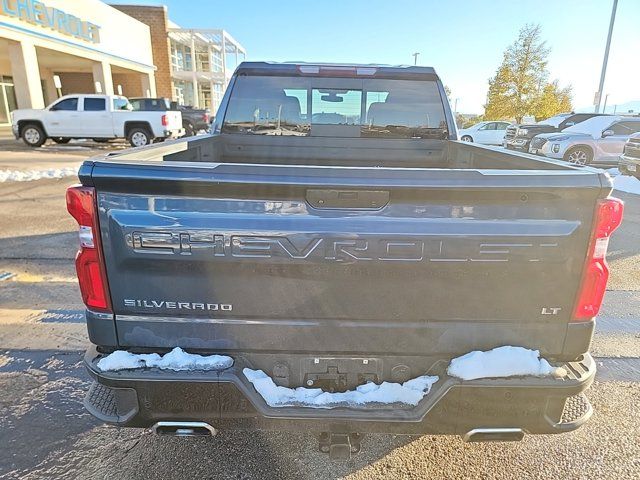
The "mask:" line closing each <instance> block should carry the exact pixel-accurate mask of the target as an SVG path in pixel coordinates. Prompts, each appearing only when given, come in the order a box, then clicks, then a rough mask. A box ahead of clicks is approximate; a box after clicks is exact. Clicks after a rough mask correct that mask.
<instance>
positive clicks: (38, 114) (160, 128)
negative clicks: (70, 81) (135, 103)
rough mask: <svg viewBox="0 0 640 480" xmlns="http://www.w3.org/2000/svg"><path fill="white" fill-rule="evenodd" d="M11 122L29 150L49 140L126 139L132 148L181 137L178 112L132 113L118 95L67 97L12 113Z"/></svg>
mask: <svg viewBox="0 0 640 480" xmlns="http://www.w3.org/2000/svg"><path fill="white" fill-rule="evenodd" d="M11 122H12V127H13V134H14V136H15V137H16V139H18V138H22V139H23V141H24V143H26V144H27V145H29V146H30V147H39V146H41V145H42V144H43V143H44V142H45V141H46V140H47V139H48V138H51V139H52V140H53V141H55V142H56V143H67V142H69V140H71V139H72V138H92V139H94V140H96V141H106V140H109V139H112V138H126V139H127V140H128V141H129V143H130V144H131V146H133V147H140V146H144V145H148V144H149V143H151V142H152V141H153V140H154V139H155V140H164V139H165V138H175V137H179V136H181V135H182V134H184V130H183V128H182V117H181V115H180V112H174V111H169V110H160V111H153V112H134V111H132V107H131V104H130V103H129V101H128V100H127V99H126V98H125V97H122V96H119V95H85V94H81V95H66V96H64V97H62V98H60V99H58V100H56V101H55V102H53V103H52V104H51V105H49V106H48V107H46V108H44V109H41V110H37V109H21V110H14V111H13V112H12V114H11Z"/></svg>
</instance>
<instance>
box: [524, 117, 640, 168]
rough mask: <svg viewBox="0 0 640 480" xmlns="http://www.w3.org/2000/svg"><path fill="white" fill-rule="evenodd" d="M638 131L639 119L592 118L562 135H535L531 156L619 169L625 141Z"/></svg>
mask: <svg viewBox="0 0 640 480" xmlns="http://www.w3.org/2000/svg"><path fill="white" fill-rule="evenodd" d="M636 132H640V117H624V116H615V115H613V116H604V117H593V118H590V119H589V120H585V121H584V122H581V123H579V124H577V125H573V126H571V127H567V128H565V129H564V130H562V131H561V132H559V133H543V134H540V135H536V136H535V137H534V138H533V140H532V141H531V144H530V145H529V153H534V154H537V155H544V156H545V157H550V158H558V159H563V160H566V161H567V162H571V163H575V164H578V165H588V164H590V163H597V164H606V165H612V166H617V165H618V159H619V157H620V155H621V154H622V150H623V149H624V144H625V142H626V141H627V139H628V138H629V136H631V135H632V134H634V133H636Z"/></svg>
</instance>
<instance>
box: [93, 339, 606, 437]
mask: <svg viewBox="0 0 640 480" xmlns="http://www.w3.org/2000/svg"><path fill="white" fill-rule="evenodd" d="M98 358H99V354H98V352H97V351H96V350H95V348H92V349H90V350H88V351H87V353H86V355H85V365H86V367H87V369H88V371H89V373H90V375H91V376H92V377H93V379H94V380H95V383H94V384H93V385H92V387H91V390H90V391H89V393H88V395H87V398H86V399H85V406H86V408H87V409H88V410H89V411H90V412H91V413H92V414H93V415H94V416H96V417H98V418H99V419H101V420H103V421H105V422H109V423H113V424H118V425H122V426H131V427H145V428H149V427H151V426H152V425H154V424H155V423H156V422H158V421H184V422H186V421H203V422H207V423H208V424H210V425H212V426H213V427H215V428H218V429H249V430H256V429H259V430H296V431H312V432H326V431H344V430H347V431H352V432H359V433H374V432H376V433H396V434H458V435H464V434H465V433H467V432H469V431H471V430H473V429H477V428H520V429H522V430H523V431H525V432H527V433H534V434H546V433H561V432H566V431H571V430H575V429H576V428H578V427H580V426H581V425H582V424H583V423H585V422H586V421H587V420H588V418H589V417H590V415H591V407H590V405H588V402H586V403H585V401H586V399H585V397H584V396H581V395H580V394H581V393H582V392H583V391H584V390H585V389H586V388H588V386H589V385H590V384H591V382H592V381H593V379H594V377H595V372H596V367H595V362H594V361H593V359H592V358H591V356H590V355H588V354H587V355H584V356H583V357H582V358H581V359H580V360H579V361H576V362H571V363H567V364H565V365H564V368H565V370H566V371H567V372H568V374H567V376H566V377H564V378H562V379H556V378H536V377H527V378H509V379H482V380H474V381H468V382H465V381H461V380H458V379H454V378H451V377H448V376H447V375H446V374H445V373H444V369H446V365H443V366H442V372H438V373H440V380H439V381H438V382H437V383H436V384H435V385H434V386H433V387H432V390H431V392H430V393H429V394H428V395H426V396H425V397H424V398H423V400H422V401H421V402H420V403H419V404H418V405H417V406H415V407H406V408H402V407H398V406H397V405H396V406H393V407H389V406H386V407H367V408H334V409H311V408H305V407H283V408H274V407H269V406H268V405H267V404H266V402H265V401H264V400H263V398H262V397H261V396H260V395H259V394H258V393H257V392H256V391H255V389H254V388H253V386H252V385H251V384H250V383H249V382H248V380H247V379H246V378H245V377H244V375H243V374H242V368H243V367H244V366H247V365H246V364H244V362H243V361H242V358H240V357H237V358H236V364H235V365H234V366H233V367H232V368H230V369H227V370H224V371H221V372H171V371H159V370H158V371H155V370H146V371H142V370H141V371H131V370H129V371H121V372H100V371H99V370H98V369H97V368H96V366H95V364H96V362H97V359H98ZM430 373H433V372H430ZM567 399H569V402H567ZM576 399H580V400H579V401H578V403H579V404H580V405H582V407H580V408H578V409H576V407H575V404H576V401H577V400H576ZM565 404H567V405H570V406H569V407H567V408H565Z"/></svg>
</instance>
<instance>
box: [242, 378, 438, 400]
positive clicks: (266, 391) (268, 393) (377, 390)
mask: <svg viewBox="0 0 640 480" xmlns="http://www.w3.org/2000/svg"><path fill="white" fill-rule="evenodd" d="M242 372H243V373H244V376H245V377H247V379H248V380H249V381H250V382H251V383H252V384H253V386H254V387H255V389H256V390H257V391H258V393H259V394H260V395H262V398H264V400H265V401H266V402H267V404H268V405H269V406H271V407H289V406H302V407H315V408H334V407H339V406H353V405H366V404H369V403H377V404H392V403H405V404H408V405H414V406H415V405H417V404H418V402H420V400H422V398H423V397H424V396H425V395H426V394H427V393H429V390H431V386H432V385H433V384H434V383H436V382H437V381H438V377H429V376H426V375H424V376H421V377H416V378H414V379H412V380H408V381H406V382H404V383H403V384H400V383H389V382H383V383H381V384H380V385H376V384H375V383H372V382H370V383H366V384H364V385H359V386H358V387H356V389H355V390H349V391H347V392H336V393H331V392H324V391H323V390H322V389H321V388H305V387H298V388H295V389H294V388H287V387H280V386H278V385H276V384H275V383H274V382H273V380H272V379H271V377H269V376H268V375H267V374H266V373H264V372H263V371H262V370H251V369H250V368H245V369H243V370H242Z"/></svg>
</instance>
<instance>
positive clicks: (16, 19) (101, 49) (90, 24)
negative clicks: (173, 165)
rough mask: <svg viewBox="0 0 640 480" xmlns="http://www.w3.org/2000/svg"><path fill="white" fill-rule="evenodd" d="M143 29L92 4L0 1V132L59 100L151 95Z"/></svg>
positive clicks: (94, 0)
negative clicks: (21, 111)
mask: <svg viewBox="0 0 640 480" xmlns="http://www.w3.org/2000/svg"><path fill="white" fill-rule="evenodd" d="M155 70H156V67H155V66H154V62H153V56H152V49H151V36H150V32H149V27H148V26H147V25H145V24H143V23H141V22H139V21H138V20H135V19H134V18H131V17H130V16H128V15H126V14H124V13H122V12H120V11H118V10H116V9H115V8H113V7H110V6H109V5H107V4H105V3H103V2H101V1H99V0H42V1H39V0H0V125H6V124H9V122H10V111H11V110H14V109H16V108H43V107H44V106H46V105H47V104H49V103H51V102H53V101H54V100H55V99H56V98H58V97H59V96H61V95H64V94H67V93H106V94H113V93H116V94H117V93H122V94H125V95H129V96H155V95H156V85H155Z"/></svg>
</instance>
